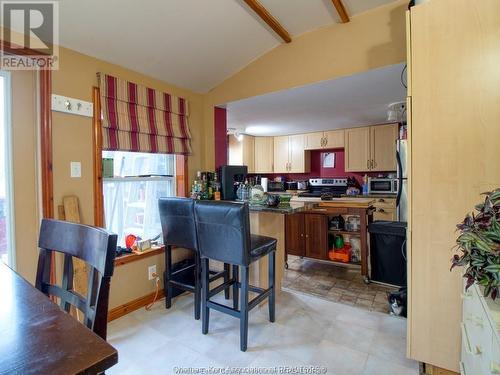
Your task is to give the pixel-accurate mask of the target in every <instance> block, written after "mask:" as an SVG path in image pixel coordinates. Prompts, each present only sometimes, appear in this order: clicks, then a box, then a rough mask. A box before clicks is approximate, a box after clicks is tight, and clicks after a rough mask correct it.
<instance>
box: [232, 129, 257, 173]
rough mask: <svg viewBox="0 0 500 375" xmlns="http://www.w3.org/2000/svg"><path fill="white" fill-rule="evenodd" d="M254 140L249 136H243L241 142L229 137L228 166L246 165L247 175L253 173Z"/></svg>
mask: <svg viewBox="0 0 500 375" xmlns="http://www.w3.org/2000/svg"><path fill="white" fill-rule="evenodd" d="M254 155H255V138H254V137H252V136H251V135H243V136H242V140H241V141H238V140H237V139H236V137H233V136H230V137H229V158H228V161H229V165H246V166H247V167H248V173H254V171H255V160H254V159H255V158H254Z"/></svg>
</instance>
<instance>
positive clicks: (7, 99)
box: [0, 70, 16, 269]
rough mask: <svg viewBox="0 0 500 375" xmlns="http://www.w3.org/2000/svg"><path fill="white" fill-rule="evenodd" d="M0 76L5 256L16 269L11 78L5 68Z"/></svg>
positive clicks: (0, 71) (0, 72)
mask: <svg viewBox="0 0 500 375" xmlns="http://www.w3.org/2000/svg"><path fill="white" fill-rule="evenodd" d="M0 76H2V77H3V79H4V82H5V86H4V89H5V93H4V108H5V117H4V121H5V129H4V136H5V139H4V141H5V144H4V145H3V146H5V150H4V152H5V154H4V155H5V167H6V170H5V179H6V189H5V193H6V195H7V197H6V199H5V202H6V205H7V207H6V211H7V214H8V217H7V220H6V223H7V236H8V237H7V246H8V248H7V254H8V255H7V256H8V260H9V266H10V267H12V268H13V269H16V228H15V222H16V218H15V210H14V174H13V171H14V167H13V154H12V152H13V144H12V80H11V73H10V72H8V71H5V70H0Z"/></svg>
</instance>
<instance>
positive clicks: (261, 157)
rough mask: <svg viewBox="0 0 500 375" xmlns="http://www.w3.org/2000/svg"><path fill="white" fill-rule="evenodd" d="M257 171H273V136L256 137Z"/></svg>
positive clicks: (255, 157) (255, 158)
mask: <svg viewBox="0 0 500 375" xmlns="http://www.w3.org/2000/svg"><path fill="white" fill-rule="evenodd" d="M254 142H255V155H254V160H255V165H254V172H255V173H273V172H274V169H273V161H274V141H273V137H255V140H254Z"/></svg>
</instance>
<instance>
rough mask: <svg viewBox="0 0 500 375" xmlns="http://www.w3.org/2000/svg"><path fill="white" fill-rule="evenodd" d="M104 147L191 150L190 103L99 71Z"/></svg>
mask: <svg viewBox="0 0 500 375" xmlns="http://www.w3.org/2000/svg"><path fill="white" fill-rule="evenodd" d="M98 77H99V87H100V91H101V107H102V116H103V117H102V127H103V129H102V130H103V131H102V138H103V150H110V151H137V152H153V153H165V154H183V155H187V154H190V153H191V133H190V132H189V124H188V117H189V111H188V102H187V101H186V100H185V99H183V98H179V97H176V96H173V95H170V94H167V93H165V92H162V91H158V90H154V89H151V88H148V87H145V86H141V85H138V84H136V83H132V82H128V81H125V80H123V79H120V78H116V77H113V76H110V75H107V74H103V73H99V74H98Z"/></svg>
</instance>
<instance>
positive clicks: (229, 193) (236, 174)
mask: <svg viewBox="0 0 500 375" xmlns="http://www.w3.org/2000/svg"><path fill="white" fill-rule="evenodd" d="M247 172H248V168H247V166H246V165H223V166H221V167H220V173H219V174H220V180H221V197H222V199H223V200H228V201H233V200H235V199H236V191H237V190H238V186H239V185H240V184H243V183H244V182H245V179H246V178H247Z"/></svg>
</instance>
